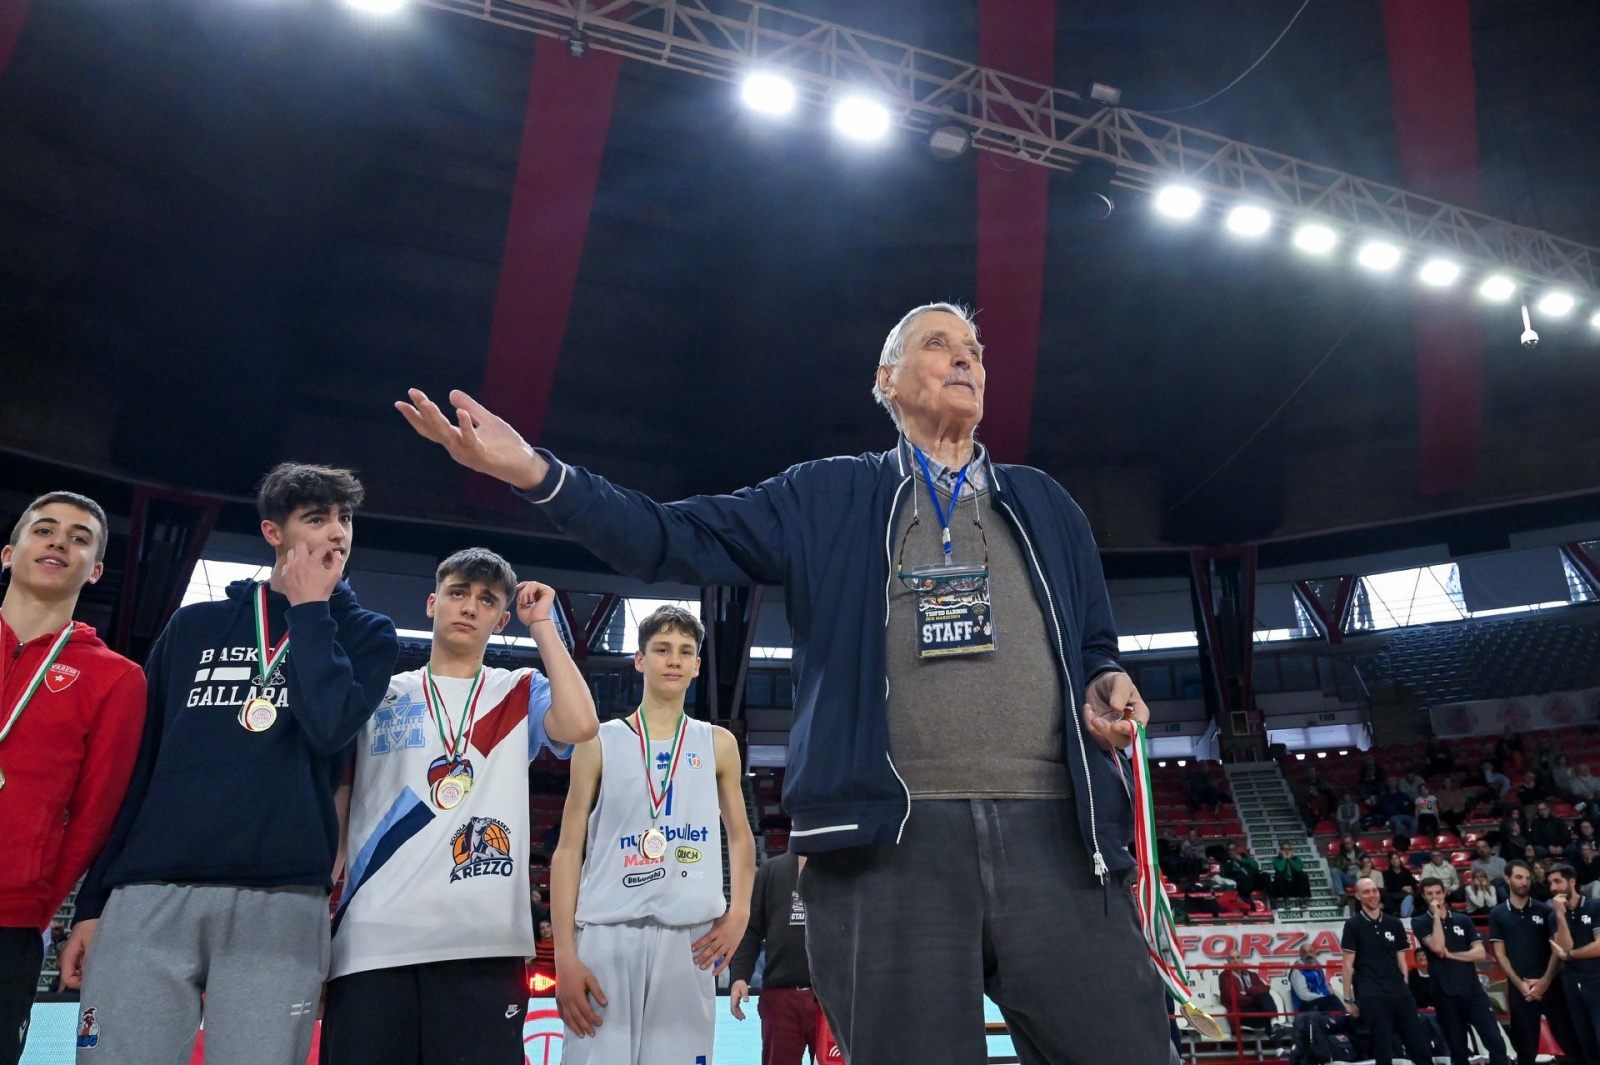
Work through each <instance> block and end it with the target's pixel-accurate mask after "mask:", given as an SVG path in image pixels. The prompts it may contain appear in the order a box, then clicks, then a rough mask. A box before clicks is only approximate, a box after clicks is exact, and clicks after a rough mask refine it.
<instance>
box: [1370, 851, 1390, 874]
mask: <svg viewBox="0 0 1600 1065" xmlns="http://www.w3.org/2000/svg"><path fill="white" fill-rule="evenodd" d="M1372 867H1373V868H1374V869H1376V870H1378V872H1380V873H1387V872H1388V871H1389V856H1388V855H1386V854H1380V855H1378V856H1377V857H1375V858H1373V859H1372Z"/></svg>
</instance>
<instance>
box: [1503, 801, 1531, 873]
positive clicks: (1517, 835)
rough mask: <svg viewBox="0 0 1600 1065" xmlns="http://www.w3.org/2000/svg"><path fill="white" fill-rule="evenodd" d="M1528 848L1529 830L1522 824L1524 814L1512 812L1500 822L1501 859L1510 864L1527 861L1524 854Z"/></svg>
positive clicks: (1516, 811) (1517, 811)
mask: <svg viewBox="0 0 1600 1065" xmlns="http://www.w3.org/2000/svg"><path fill="white" fill-rule="evenodd" d="M1527 848H1528V830H1527V828H1526V827H1525V826H1524V825H1523V823H1522V813H1521V811H1519V810H1512V811H1511V812H1510V813H1508V814H1506V816H1505V819H1504V820H1503V821H1501V822H1500V857H1502V858H1504V859H1505V860H1506V861H1508V862H1512V861H1526V860H1527V855H1526V854H1524V853H1523V852H1524V851H1526V850H1527Z"/></svg>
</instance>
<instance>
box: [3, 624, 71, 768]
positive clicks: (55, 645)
mask: <svg viewBox="0 0 1600 1065" xmlns="http://www.w3.org/2000/svg"><path fill="white" fill-rule="evenodd" d="M71 639H72V622H70V621H69V622H67V623H66V625H64V626H62V629H61V631H60V632H58V633H56V638H55V640H54V642H52V643H51V644H50V650H48V651H46V652H45V655H44V661H43V662H41V663H39V668H38V669H37V670H35V671H34V674H33V679H32V680H30V681H28V686H27V687H26V688H23V689H22V694H21V695H19V696H18V697H17V705H15V706H13V707H12V708H11V711H10V712H9V713H7V714H6V720H5V724H4V725H0V742H3V741H4V740H5V738H6V737H7V736H9V735H11V730H12V729H13V728H14V727H16V724H17V722H18V721H20V720H22V712H23V711H24V710H26V709H27V708H28V704H29V703H31V702H32V701H33V697H34V696H35V695H36V694H38V691H39V689H40V688H41V687H42V686H43V685H44V680H45V677H47V676H49V674H50V667H51V666H53V665H55V664H56V659H58V658H60V657H61V652H62V650H63V649H64V648H65V647H66V646H67V642H68V641H69V640H71ZM18 653H19V654H20V653H21V649H20V648H19V649H18ZM4 679H5V663H4V662H3V661H0V682H3V681H4ZM3 688H4V685H3V683H0V690H3ZM5 786H6V774H5V770H3V769H0V788H3V787H5Z"/></svg>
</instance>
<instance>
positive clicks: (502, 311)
mask: <svg viewBox="0 0 1600 1065" xmlns="http://www.w3.org/2000/svg"><path fill="white" fill-rule="evenodd" d="M621 69H622V57H621V56H618V55H614V54H612V53H609V52H601V51H590V52H589V54H588V55H587V56H585V57H584V58H583V59H573V58H572V57H571V56H569V55H568V54H567V49H566V45H565V44H564V43H563V42H561V41H558V40H555V39H552V38H547V37H541V38H539V43H538V44H537V45H536V46H535V48H534V56H533V74H532V76H531V77H530V78H529V80H528V107H527V113H526V115H525V117H524V118H523V123H522V148H521V154H520V155H519V157H518V159H517V175H516V180H515V183H514V185H513V188H512V193H511V213H510V217H509V219H508V221H507V225H506V244H505V253H504V256H503V257H502V259H501V263H500V280H499V287H498V289H497V291H496V293H495V301H494V320H493V323H492V324H491V326H490V329H489V358H488V362H487V363H486V365H485V366H484V372H483V392H482V396H483V400H484V402H485V403H487V404H488V405H489V406H490V407H491V408H492V409H494V410H495V411H496V412H497V413H499V414H501V415H503V416H504V417H505V418H506V419H507V420H508V421H510V422H511V423H512V424H513V425H515V426H516V427H517V428H518V429H519V430H520V431H521V432H522V434H523V435H524V436H526V437H527V438H528V439H529V440H535V441H536V440H538V439H539V434H540V432H541V431H542V430H543V428H544V419H545V412H546V411H547V409H548V408H549V405H550V393H551V390H552V389H553V387H554V385H555V377H556V366H557V364H558V362H559V361H560V357H561V344H562V340H563V339H564V337H565V336H566V330H567V318H568V315H569V314H570V313H571V311H572V296H573V291H574V290H575V288H576V287H577V282H578V265H579V263H580V262H581V260H582V258H583V244H584V240H585V238H586V237H587V235H588V232H589V215H590V212H591V211H592V210H593V208H594V197H595V189H596V187H597V186H598V184H599V181H600V162H601V159H602V158H603V157H604V155H605V146H606V134H607V133H608V132H609V130H610V128H611V104H612V100H613V98H614V97H615V95H616V89H617V76H618V73H619V72H620V71H621ZM467 495H468V499H469V501H470V502H472V503H474V504H477V505H480V506H490V507H511V506H514V505H515V503H514V502H513V500H512V498H511V496H510V494H509V493H507V492H506V491H505V489H504V486H502V485H499V484H498V483H496V482H492V481H489V480H487V479H486V478H478V477H474V478H472V479H471V480H470V481H469V483H468V490H467Z"/></svg>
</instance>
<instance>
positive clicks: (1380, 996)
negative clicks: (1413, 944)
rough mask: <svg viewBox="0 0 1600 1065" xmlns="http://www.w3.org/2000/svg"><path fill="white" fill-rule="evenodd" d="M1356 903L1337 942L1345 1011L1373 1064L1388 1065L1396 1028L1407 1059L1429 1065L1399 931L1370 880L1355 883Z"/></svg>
mask: <svg viewBox="0 0 1600 1065" xmlns="http://www.w3.org/2000/svg"><path fill="white" fill-rule="evenodd" d="M1356 902H1358V903H1359V904H1360V908H1359V909H1357V910H1356V912H1355V913H1354V914H1352V915H1351V916H1350V918H1349V919H1348V920H1346V921H1345V923H1344V934H1343V935H1342V936H1341V937H1340V939H1339V946H1340V947H1342V948H1343V950H1344V991H1345V1008H1346V1009H1348V1010H1349V1011H1350V1014H1351V1015H1352V1016H1355V1017H1360V1018H1361V1019H1362V1020H1363V1021H1365V1022H1366V1024H1367V1027H1368V1029H1369V1030H1370V1031H1371V1032H1372V1049H1373V1056H1374V1058H1375V1059H1376V1060H1377V1063H1378V1065H1394V1050H1393V1034H1394V1031H1395V1030H1396V1029H1399V1032H1400V1038H1401V1040H1402V1041H1403V1042H1404V1043H1405V1049H1406V1056H1407V1057H1408V1058H1410V1059H1411V1060H1412V1061H1414V1062H1415V1061H1423V1062H1431V1061H1432V1060H1433V1047H1432V1046H1431V1044H1430V1041H1429V1039H1428V1032H1427V1029H1426V1028H1425V1027H1424V1026H1423V1024H1422V1018H1421V1017H1420V1016H1418V1015H1417V1006H1416V1003H1415V1002H1413V1001H1412V998H1411V992H1410V990H1409V989H1408V987H1407V985H1406V963H1405V955H1406V951H1407V950H1408V948H1409V944H1408V943H1407V942H1406V930H1405V926H1404V925H1402V924H1401V923H1400V921H1399V919H1398V918H1396V917H1393V916H1391V915H1389V914H1386V913H1384V912H1383V906H1382V904H1381V903H1380V901H1379V896H1378V885H1377V884H1375V883H1373V881H1372V879H1371V878H1370V877H1362V878H1361V879H1360V880H1358V881H1356Z"/></svg>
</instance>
